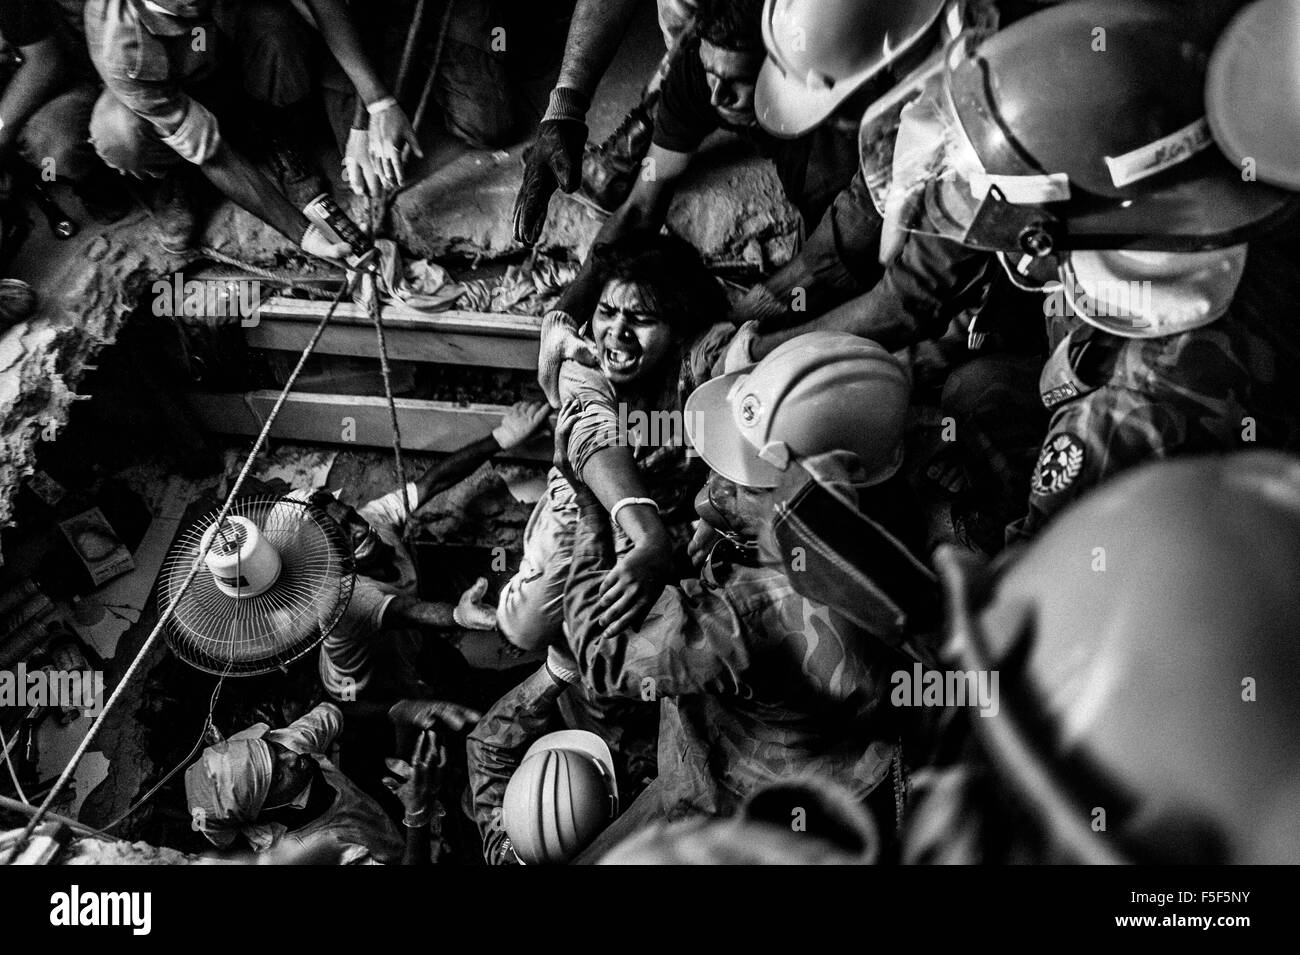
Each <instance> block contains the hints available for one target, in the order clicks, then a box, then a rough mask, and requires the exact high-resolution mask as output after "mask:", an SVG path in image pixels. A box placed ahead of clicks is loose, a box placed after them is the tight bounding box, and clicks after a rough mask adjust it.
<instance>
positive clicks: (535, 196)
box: [515, 119, 587, 245]
mask: <svg viewBox="0 0 1300 955" xmlns="http://www.w3.org/2000/svg"><path fill="white" fill-rule="evenodd" d="M586 142H587V124H586V123H580V122H578V121H577V120H574V119H547V120H543V121H542V123H541V125H540V126H538V127H537V139H536V141H535V142H534V143H533V145H532V146H530V147H529V149H528V154H527V160H526V162H527V165H526V166H525V167H524V181H523V185H521V186H520V187H519V196H518V197H517V198H516V199H515V241H516V242H522V243H523V244H524V245H533V244H535V243H536V242H537V237H538V236H540V235H541V233H542V226H543V225H545V224H546V213H547V210H548V209H550V205H551V195H552V194H553V193H554V192H555V190H556V189H557V188H559V189H563V190H564V191H565V192H573V190H575V189H577V188H578V183H579V182H580V181H581V179H582V147H583V146H584V145H585V144H586Z"/></svg>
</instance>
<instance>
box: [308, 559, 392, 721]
mask: <svg viewBox="0 0 1300 955" xmlns="http://www.w3.org/2000/svg"><path fill="white" fill-rule="evenodd" d="M395 599H396V598H395V597H394V595H393V594H391V593H385V592H384V590H383V589H382V588H381V586H380V584H379V582H378V581H374V580H371V579H370V578H369V577H361V576H358V577H357V579H356V582H355V583H354V584H353V585H352V599H351V600H350V601H349V602H348V606H347V609H346V610H344V611H343V616H342V617H341V618H340V619H339V622H338V623H336V624H335V625H334V629H333V630H331V631H330V632H329V635H328V636H327V637H325V639H324V640H323V641H322V642H321V648H320V661H319V671H320V678H321V683H322V685H323V686H324V687H325V692H326V693H328V694H329V695H330V697H332V698H333V699H336V700H339V701H343V702H351V701H353V700H356V699H359V698H360V697H361V695H362V694H363V693H364V692H365V690H366V688H367V687H368V686H369V685H370V680H371V677H372V676H373V675H374V656H375V651H376V645H377V644H378V642H379V640H380V639H381V637H382V635H383V627H384V611H386V610H387V609H388V605H389V604H390V603H392V602H393V600H395Z"/></svg>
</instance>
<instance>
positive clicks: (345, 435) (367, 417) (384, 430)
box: [185, 390, 551, 461]
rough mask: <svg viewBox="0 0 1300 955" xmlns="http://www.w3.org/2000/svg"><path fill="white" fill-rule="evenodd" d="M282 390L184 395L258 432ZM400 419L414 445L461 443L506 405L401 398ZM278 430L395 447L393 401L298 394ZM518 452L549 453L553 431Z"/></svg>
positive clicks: (219, 417)
mask: <svg viewBox="0 0 1300 955" xmlns="http://www.w3.org/2000/svg"><path fill="white" fill-rule="evenodd" d="M279 394H280V393H279V392H278V391H272V390H261V391H250V392H247V393H245V394H238V393H235V394H213V393H209V392H190V393H188V394H186V395H185V401H186V404H187V406H188V407H189V409H190V411H191V412H192V413H193V414H194V416H195V418H196V419H197V420H198V422H199V423H200V424H201V425H202V426H203V427H204V428H206V429H208V430H209V431H215V432H217V433H220V434H237V435H257V434H259V433H260V432H261V430H262V425H263V423H264V422H265V421H266V418H267V416H268V415H269V414H270V412H271V408H272V407H273V406H274V405H275V402H276V399H277V398H278V397H279ZM395 404H396V407H397V422H398V426H399V427H400V428H401V431H402V447H403V448H404V449H406V450H407V451H437V452H444V453H445V452H450V451H456V450H459V449H460V448H462V447H464V446H465V445H467V444H469V443H470V442H472V441H477V440H478V439H479V438H482V437H485V436H486V435H488V434H489V433H490V432H491V431H492V429H493V428H495V427H496V426H497V425H498V424H500V422H501V416H502V415H503V414H505V412H506V410H507V408H506V406H505V405H493V404H470V405H460V404H454V403H452V402H449V401H425V400H422V399H417V398H398V399H396V401H395ZM271 437H273V438H279V439H281V440H285V441H302V442H305V443H309V444H341V445H360V446H362V447H371V448H391V447H392V440H393V439H392V432H391V428H390V424H389V416H388V402H387V401H385V400H384V399H383V398H382V397H379V398H375V397H370V396H356V395H316V394H291V395H289V398H288V400H286V401H285V404H284V407H283V408H282V409H281V410H280V414H279V416H278V417H277V418H276V419H275V425H274V427H272V428H271ZM510 457H512V458H520V459H524V460H531V461H549V460H550V459H551V442H550V439H549V438H544V439H541V440H539V441H537V442H534V443H533V445H532V446H530V447H527V448H520V449H517V450H515V451H512V452H511V453H510Z"/></svg>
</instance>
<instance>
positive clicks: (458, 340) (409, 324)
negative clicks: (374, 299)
mask: <svg viewBox="0 0 1300 955" xmlns="http://www.w3.org/2000/svg"><path fill="white" fill-rule="evenodd" d="M328 309H329V303H328V302H320V301H312V300H307V299H290V298H284V297H282V296H277V297H275V298H273V299H271V300H270V301H269V302H267V303H265V304H264V305H262V307H261V309H260V311H259V314H258V322H257V324H256V325H253V326H249V327H247V328H246V331H245V340H246V341H247V342H248V344H249V345H251V346H253V347H254V348H268V349H274V350H277V351H294V352H300V351H302V349H303V348H304V347H305V346H306V344H307V340H308V339H309V338H311V335H312V332H313V331H314V330H315V328H316V325H317V324H318V323H319V322H320V320H321V318H322V317H323V316H324V314H325V312H326V311H327V310H328ZM383 315H384V334H385V338H386V339H387V344H388V354H389V357H391V358H392V359H393V360H395V361H426V362H440V363H443V364H453V365H473V366H476V367H484V368H519V369H533V368H536V367H537V339H538V336H539V334H540V332H541V325H542V320H541V319H540V318H538V317H536V316H532V315H504V314H497V313H490V312H468V311H463V310H459V309H452V310H449V311H446V312H435V313H428V312H420V311H417V310H415V309H412V308H407V307H406V306H401V305H388V306H385V307H384V312H383ZM316 350H317V351H318V352H321V353H322V354H326V355H353V356H360V357H370V358H376V357H378V355H379V348H378V344H377V343H376V341H375V330H374V326H373V325H372V324H371V322H370V316H369V315H368V314H367V313H366V311H365V310H364V309H362V308H360V307H359V306H357V305H356V304H354V303H352V302H345V303H342V304H340V305H339V307H338V309H337V310H336V311H335V313H334V316H333V318H331V319H330V325H329V327H328V328H327V329H326V330H325V334H324V335H323V336H321V341H320V344H319V345H317V347H316Z"/></svg>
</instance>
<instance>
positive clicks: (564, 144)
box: [514, 0, 696, 245]
mask: <svg viewBox="0 0 1300 955" xmlns="http://www.w3.org/2000/svg"><path fill="white" fill-rule="evenodd" d="M637 3H638V0H578V3H577V6H576V7H575V8H574V11H573V19H572V21H571V22H570V24H569V36H568V40H567V42H566V43H565V47H564V60H563V62H562V63H561V65H560V75H559V78H558V79H557V80H556V83H555V88H554V89H553V90H552V91H551V97H550V100H549V102H548V104H547V107H546V112H545V113H544V114H543V115H542V121H541V122H540V123H539V124H538V126H537V138H536V140H535V141H534V143H533V145H532V146H531V147H529V150H528V153H527V155H526V157H525V165H524V177H523V181H522V182H521V183H520V185H519V194H518V195H517V196H516V198H515V212H514V234H515V241H516V242H522V243H523V244H524V245H532V244H533V243H535V242H536V241H537V237H538V236H539V235H541V232H542V226H543V225H545V224H546V213H547V210H548V209H549V208H550V202H551V196H552V195H554V193H555V190H556V189H562V190H563V191H564V192H573V191H574V190H575V189H577V188H578V186H579V184H580V183H581V181H582V160H583V146H584V145H585V144H586V142H587V110H588V109H589V108H590V107H591V99H592V97H593V96H595V95H596V87H597V85H598V84H599V83H600V78H601V77H602V76H603V75H604V74H605V71H606V70H607V69H609V64H610V63H611V62H612V61H613V59H614V54H615V53H616V52H618V46H619V43H620V42H622V39H623V34H624V33H625V32H626V31H627V27H628V24H629V23H631V22H632V17H633V15H634V14H635V12H636V5H637ZM695 7H696V0H658V8H659V26H660V28H661V29H662V30H663V34H664V45H665V46H666V47H672V45H673V43H674V42H675V41H676V39H677V38H678V37H679V36H681V35H682V33H683V31H684V30H685V29H686V27H687V26H688V25H689V23H690V22H691V18H692V16H693V15H694V11H695Z"/></svg>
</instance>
